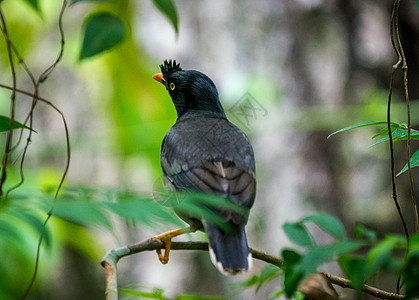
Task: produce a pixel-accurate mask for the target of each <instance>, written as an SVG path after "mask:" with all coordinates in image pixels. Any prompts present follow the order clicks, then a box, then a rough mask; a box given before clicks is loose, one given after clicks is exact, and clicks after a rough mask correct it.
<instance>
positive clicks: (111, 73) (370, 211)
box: [0, 0, 419, 299]
mask: <svg viewBox="0 0 419 300" xmlns="http://www.w3.org/2000/svg"><path fill="white" fill-rule="evenodd" d="M60 2H61V1H49V0H44V1H40V4H41V5H40V6H41V9H42V16H39V15H38V14H37V13H36V12H35V11H34V10H33V9H32V8H31V7H30V6H29V5H27V4H26V3H24V2H23V1H18V0H14V1H8V0H5V1H4V2H3V3H2V4H1V5H2V9H3V11H4V13H5V17H6V20H7V21H8V26H9V32H10V36H11V39H12V40H13V41H14V42H15V44H16V45H17V47H18V49H19V51H20V52H21V54H22V56H23V57H24V59H25V62H26V63H27V65H28V66H29V67H30V68H31V70H32V71H33V72H34V73H35V74H39V73H40V72H41V71H42V70H43V69H45V68H46V67H47V66H48V65H49V64H50V63H52V62H53V60H54V59H55V57H56V55H57V53H58V50H59V47H60V45H59V32H58V28H57V24H56V21H57V18H58V13H59V10H60V6H61V3H60ZM116 2H118V3H113V2H109V3H99V4H98V3H94V2H89V3H77V4H75V5H72V6H70V7H69V8H68V9H67V11H66V13H65V16H64V30H65V39H66V46H65V47H66V48H65V53H64V59H63V61H62V62H61V63H60V64H59V66H58V67H57V69H56V70H55V71H54V73H53V75H52V76H51V77H50V78H49V79H48V80H47V81H46V82H45V83H44V84H42V85H41V88H40V95H41V96H42V97H44V98H46V99H48V100H50V101H51V102H53V103H54V104H55V105H56V106H57V107H59V108H60V109H61V110H62V112H63V113H64V115H65V117H66V120H67V122H68V125H69V133H70V138H71V154H72V158H71V166H70V170H69V173H68V178H67V181H66V186H67V187H74V186H85V187H93V188H95V189H103V190H104V191H106V190H112V189H127V190H130V191H135V192H138V193H143V194H145V195H150V194H151V193H152V191H153V189H154V187H155V183H156V181H158V180H159V178H160V173H161V171H160V162H159V155H160V145H161V142H162V140H163V137H164V135H165V133H166V132H167V130H168V129H169V128H170V126H172V125H173V124H174V122H175V119H176V111H175V109H174V107H173V105H172V103H171V100H170V97H169V95H168V93H167V91H166V90H165V89H164V88H163V87H162V86H161V85H160V84H158V83H157V82H156V81H154V80H153V79H152V77H151V76H152V75H153V74H154V73H157V72H159V65H160V64H161V63H162V61H163V60H164V59H176V60H177V61H178V62H180V63H181V66H182V67H183V68H184V69H197V70H200V71H202V72H203V73H205V74H207V75H208V76H209V77H210V78H212V80H213V81H214V82H215V84H216V86H217V88H218V92H219V95H220V99H221V102H222V104H223V106H224V108H225V110H226V112H227V116H228V117H229V118H230V120H231V121H232V122H233V123H235V124H236V125H238V126H239V127H240V128H242V130H243V131H245V133H246V134H247V135H248V136H249V138H250V139H251V141H252V144H253V147H254V150H255V158H256V165H257V180H258V190H257V197H256V203H255V206H254V208H253V209H252V212H251V215H250V219H249V223H248V226H247V232H248V236H249V244H250V246H251V247H254V248H256V249H260V250H265V251H268V252H270V253H272V254H275V255H277V254H279V253H280V250H281V249H283V248H284V247H287V246H291V242H290V241H289V240H287V238H286V236H285V234H284V233H283V231H282V227H281V226H282V224H284V223H285V222H292V221H296V220H298V219H299V218H301V217H303V216H306V215H308V214H310V213H313V212H314V211H324V212H327V213H330V214H332V215H335V216H337V217H338V218H339V219H340V220H341V221H342V222H343V223H344V225H345V227H346V230H347V232H348V235H349V236H352V235H353V231H352V230H353V226H354V225H355V224H356V223H363V224H365V225H366V226H367V227H369V228H371V229H374V230H376V231H377V232H379V234H380V235H383V234H385V233H402V232H403V229H402V226H401V222H400V220H399V218H398V215H397V212H396V209H395V206H394V203H393V200H392V197H391V177H390V176H391V173H390V161H389V150H388V145H387V144H385V143H382V144H380V145H377V146H374V147H370V146H371V145H372V144H373V143H374V142H375V140H371V137H372V136H373V135H374V134H375V133H377V132H378V130H379V129H378V128H364V129H356V130H353V131H348V132H345V133H341V134H338V135H335V136H333V137H331V138H329V139H328V138H327V137H328V135H329V134H331V133H332V132H334V131H336V130H338V129H341V128H343V127H346V126H349V125H352V124H355V123H358V122H362V121H367V120H373V121H385V120H386V105H387V91H388V82H389V79H390V73H391V68H392V65H393V64H394V63H395V62H396V56H395V54H394V52H393V49H392V46H391V42H390V34H389V27H390V24H389V23H390V12H391V7H392V1H378V0H377V1H345V0H337V1H322V0H298V1H274V0H263V1H250V0H244V1H238V0H223V1H221V0H212V1H208V0H207V1H193V0H184V1H176V5H177V9H178V13H179V25H180V26H179V34H178V35H176V33H175V31H174V29H173V27H172V26H171V25H170V23H169V22H168V21H167V20H166V18H165V17H164V16H163V15H162V14H161V13H160V12H159V11H158V10H157V9H156V8H155V7H154V6H153V4H152V2H151V1H148V0H144V1H116ZM99 9H101V10H107V11H110V12H113V13H115V14H117V15H118V16H120V17H122V18H123V19H124V20H126V24H125V25H126V28H127V32H128V37H127V38H126V40H125V41H124V42H123V43H122V44H121V45H119V46H118V47H117V48H116V49H114V50H111V51H108V52H106V53H105V54H103V55H99V56H97V57H93V58H89V59H86V60H84V61H82V62H79V61H78V56H79V51H80V50H79V49H80V46H81V41H82V34H81V33H82V26H83V24H82V20H83V19H84V17H86V16H87V15H88V14H89V13H91V12H92V11H95V10H99ZM400 18H401V23H400V30H401V33H402V39H403V42H404V46H405V48H406V49H405V50H406V55H407V60H408V64H409V83H410V96H411V99H412V100H416V99H417V98H418V96H419V85H418V84H417V82H418V76H419V72H418V70H419V69H418V68H419V61H418V57H417V53H419V39H418V31H419V23H418V21H417V20H419V9H418V8H417V7H416V6H414V4H413V1H404V2H403V3H402V6H401V13H400ZM1 47H2V48H0V49H1V69H2V72H1V74H0V79H1V82H2V83H5V84H9V85H10V82H11V79H10V73H9V69H8V68H9V67H8V64H7V53H6V51H5V46H4V43H3V44H2V45H1ZM18 83H19V87H20V88H22V89H28V90H31V88H32V87H31V84H30V81H29V79H28V78H27V76H26V75H25V73H24V71H23V69H22V68H21V67H19V70H18ZM400 87H401V82H400V80H397V81H396V82H395V95H394V97H395V103H394V104H393V107H392V109H393V111H392V116H393V117H392V118H393V120H394V121H396V122H407V117H406V110H405V106H404V102H403V97H402V94H401V89H400ZM0 99H1V101H0V111H1V114H2V115H7V114H8V111H9V106H8V105H9V99H10V93H9V91H6V90H0ZM249 99H250V100H249ZM17 101H18V111H17V117H16V119H17V120H18V121H23V118H24V117H25V116H26V114H27V113H28V111H29V110H30V101H31V99H29V98H27V97H26V98H25V97H24V96H21V95H19V96H18V99H17ZM243 101H250V103H251V104H252V105H253V110H250V109H248V110H246V111H245V112H246V113H249V115H247V116H243V115H240V113H239V112H240V111H238V110H237V107H238V106H240V105H241V104H243V103H245V102H243ZM246 103H248V102H246ZM242 107H243V106H242ZM418 108H419V107H418V104H417V101H413V103H412V111H414V112H415V111H418ZM412 122H413V124H412V125H413V127H415V126H416V128H417V126H418V125H419V124H418V123H419V118H418V114H417V113H413V114H412ZM33 128H34V129H35V130H36V131H37V132H38V133H37V134H34V135H33V137H32V143H31V145H30V147H29V151H28V154H27V158H26V163H25V175H26V176H25V184H24V185H23V186H22V187H21V188H20V191H22V192H23V191H26V192H28V193H32V192H33V193H39V189H40V188H41V189H48V188H49V187H51V186H53V187H54V186H56V185H57V184H58V182H59V180H60V176H61V174H62V171H63V169H64V166H65V159H66V152H65V151H66V146H65V136H64V129H63V126H62V122H61V119H60V117H59V115H57V114H56V113H55V112H54V111H52V110H51V109H50V108H49V107H47V106H45V105H42V103H41V104H39V105H38V106H37V108H36V110H35V119H34V124H33ZM380 129H381V128H380ZM0 138H1V143H2V145H3V144H4V141H5V138H4V136H1V137H0ZM413 147H414V149H412V150H413V151H414V150H416V149H417V144H415V143H413ZM415 147H416V148H415ZM2 149H3V146H2ZM22 150H23V148H22ZM395 151H396V152H395V153H396V157H397V163H396V168H397V171H399V170H401V169H402V167H403V166H404V164H405V163H406V154H405V145H403V144H401V143H400V144H396V148H395ZM413 151H412V153H413ZM18 152H19V151H18ZM15 159H16V157H15ZM413 175H414V176H415V177H418V176H419V174H418V171H417V170H415V169H414V170H413ZM17 181H18V166H15V168H14V169H11V170H10V177H9V181H8V183H7V184H8V185H9V186H11V185H13V184H15V183H16V182H17ZM417 182H418V181H417V180H416V181H415V184H416V190H419V186H418V184H417ZM398 184H399V198H400V202H401V205H402V209H403V210H404V213H405V217H406V219H407V220H408V223H409V226H410V227H411V228H412V229H413V228H414V227H413V225H414V223H413V214H412V212H411V206H410V196H409V187H408V177H407V174H403V175H401V176H400V177H399V178H398ZM36 190H38V192H35V191H36ZM18 191H19V190H18ZM16 193H18V192H17V191H16ZM59 199H60V198H59ZM59 199H58V201H59ZM98 200H100V199H98ZM48 227H49V230H50V231H51V232H52V240H51V241H50V243H51V246H50V247H49V248H48V249H47V248H46V247H43V249H42V252H41V258H40V259H41V263H40V268H39V275H38V278H37V281H36V284H35V287H34V290H33V292H32V293H31V294H30V296H29V297H28V299H76V298H80V299H102V298H103V293H104V283H105V279H104V276H105V273H104V270H103V269H102V268H101V266H100V265H99V261H100V259H101V258H102V256H103V255H104V254H105V253H106V251H107V250H109V249H112V248H116V247H120V246H123V245H126V244H130V243H134V242H136V241H140V240H143V239H146V238H148V237H151V236H153V235H155V234H159V233H161V232H164V231H166V230H169V229H173V225H172V224H165V223H159V222H156V223H155V224H149V225H148V226H147V225H144V224H133V223H131V222H129V223H127V222H124V221H122V220H121V219H118V218H117V217H115V218H114V219H113V220H112V226H111V229H110V230H109V229H106V228H103V227H100V226H95V227H93V228H84V227H82V226H78V225H75V224H71V223H69V222H65V221H62V220H59V219H58V218H53V219H52V220H51V222H50V223H49V224H48ZM313 232H314V233H315V234H317V235H318V239H319V243H321V242H326V241H328V237H326V236H324V235H321V234H320V233H318V232H317V231H316V228H313ZM26 235H27V240H26V245H22V246H23V247H22V249H21V251H19V252H18V253H15V254H14V255H13V260H12V259H11V260H10V261H8V262H2V263H6V264H8V265H9V266H8V268H10V267H11V266H14V267H15V272H16V274H18V275H19V276H15V277H14V278H12V279H10V280H9V281H8V282H7V283H5V282H3V284H0V287H1V288H3V285H4V286H8V288H7V290H9V291H12V290H13V292H11V293H12V294H13V293H14V294H15V295H20V294H21V293H23V291H24V289H25V287H26V286H27V284H28V283H29V281H30V277H31V274H32V272H33V268H34V260H35V253H36V244H37V236H38V235H36V234H34V233H33V232H28V233H26ZM188 239H194V240H204V239H205V235H203V234H201V233H196V234H191V235H189V236H185V237H180V238H179V240H188ZM0 249H1V251H3V252H2V256H3V253H4V251H6V250H5V249H7V248H6V246H5V245H1V246H0ZM170 258H171V260H170V262H169V264H168V265H164V266H163V265H161V264H160V262H159V261H158V259H157V256H156V255H155V253H154V252H153V253H151V252H150V253H148V252H147V253H142V254H138V255H135V256H131V257H128V258H124V259H123V260H121V262H120V263H119V265H118V272H119V273H118V276H119V278H118V279H119V284H120V285H121V287H125V288H138V289H146V290H147V289H151V288H153V287H158V288H162V289H164V290H165V292H166V294H167V295H169V297H174V296H175V295H177V294H185V293H191V294H201V295H224V294H227V293H229V292H231V290H233V288H232V287H231V285H230V284H237V285H235V286H234V287H235V288H238V283H240V282H242V281H243V280H245V279H247V278H249V277H250V276H251V274H249V275H244V276H240V277H224V276H222V275H220V274H218V272H217V271H216V270H215V268H214V267H213V266H212V265H211V263H210V260H209V256H208V254H207V253H198V252H197V253H195V252H181V251H173V252H172V253H171V257H170ZM264 266H265V264H264V263H261V262H256V261H255V264H254V269H253V271H252V272H258V271H260V270H262V268H263V267H264ZM323 269H324V270H326V271H329V272H333V273H334V274H339V272H340V271H339V269H338V267H337V266H335V265H333V264H330V265H326V266H325V267H324V268H323ZM8 278H9V277H8ZM392 280H394V279H392ZM391 282H393V281H391ZM376 283H377V284H378V285H380V284H382V285H383V286H384V287H385V284H386V281H385V280H383V281H380V282H379V283H378V282H376ZM279 288H280V282H279V281H274V282H272V283H270V284H268V285H266V286H264V287H263V288H262V289H261V290H260V291H259V292H258V294H257V295H256V296H255V295H254V293H255V291H254V290H253V289H252V290H247V291H245V292H243V293H241V294H239V295H238V296H236V297H235V298H234V299H255V297H256V298H257V299H266V298H267V297H268V295H269V294H270V293H272V292H274V291H276V290H278V289H279ZM345 292H346V291H345ZM346 293H349V292H346Z"/></svg>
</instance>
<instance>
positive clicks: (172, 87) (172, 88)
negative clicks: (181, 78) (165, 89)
mask: <svg viewBox="0 0 419 300" xmlns="http://www.w3.org/2000/svg"><path fill="white" fill-rule="evenodd" d="M175 87H176V86H175V84H174V83H173V82H171V83H170V89H171V90H172V91H173V90H174V89H175Z"/></svg>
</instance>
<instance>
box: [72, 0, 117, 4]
mask: <svg viewBox="0 0 419 300" xmlns="http://www.w3.org/2000/svg"><path fill="white" fill-rule="evenodd" d="M109 1H114V0H71V1H70V4H74V3H77V2H109Z"/></svg>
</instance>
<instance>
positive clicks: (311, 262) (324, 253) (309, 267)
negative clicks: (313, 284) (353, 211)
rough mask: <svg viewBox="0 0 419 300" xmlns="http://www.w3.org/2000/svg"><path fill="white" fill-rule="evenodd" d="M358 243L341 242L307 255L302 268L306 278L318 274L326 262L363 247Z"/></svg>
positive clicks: (317, 248) (315, 249)
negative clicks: (319, 268) (318, 269)
mask: <svg viewBox="0 0 419 300" xmlns="http://www.w3.org/2000/svg"><path fill="white" fill-rule="evenodd" d="M361 245H362V243H360V242H357V241H340V242H336V243H333V244H331V245H322V246H318V247H316V248H314V249H312V250H310V251H309V252H307V254H305V255H304V256H303V258H302V260H301V268H302V269H303V270H304V277H306V276H308V275H310V274H312V273H314V272H316V270H317V268H318V267H320V266H321V265H322V264H324V263H325V262H327V261H329V260H331V259H333V258H334V257H335V256H336V255H340V254H344V253H349V252H352V251H355V250H357V249H359V248H360V247H361Z"/></svg>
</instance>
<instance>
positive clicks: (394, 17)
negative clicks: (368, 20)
mask: <svg viewBox="0 0 419 300" xmlns="http://www.w3.org/2000/svg"><path fill="white" fill-rule="evenodd" d="M399 5H400V0H396V1H394V6H393V10H392V13H391V22H390V27H391V28H390V37H391V43H392V45H393V48H394V50H395V51H396V53H397V56H398V61H397V62H396V63H395V64H394V65H393V68H392V71H391V77H390V86H389V91H388V101H387V129H388V137H389V145H390V164H391V183H392V189H393V194H392V195H393V200H394V204H395V205H396V209H397V212H398V214H399V216H400V220H401V221H402V225H403V229H404V233H405V235H406V239H407V240H408V239H409V230H408V228H407V225H406V221H405V219H404V216H403V213H402V211H401V208H400V205H399V201H398V196H397V187H396V168H395V162H394V149H393V137H392V132H391V97H392V94H393V82H394V74H395V72H396V70H397V69H398V68H399V66H400V65H401V63H402V58H401V54H400V50H399V49H398V47H397V46H396V43H395V41H394V33H393V32H394V29H395V28H398V27H395V26H397V25H396V24H397V23H398V11H399Z"/></svg>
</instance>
